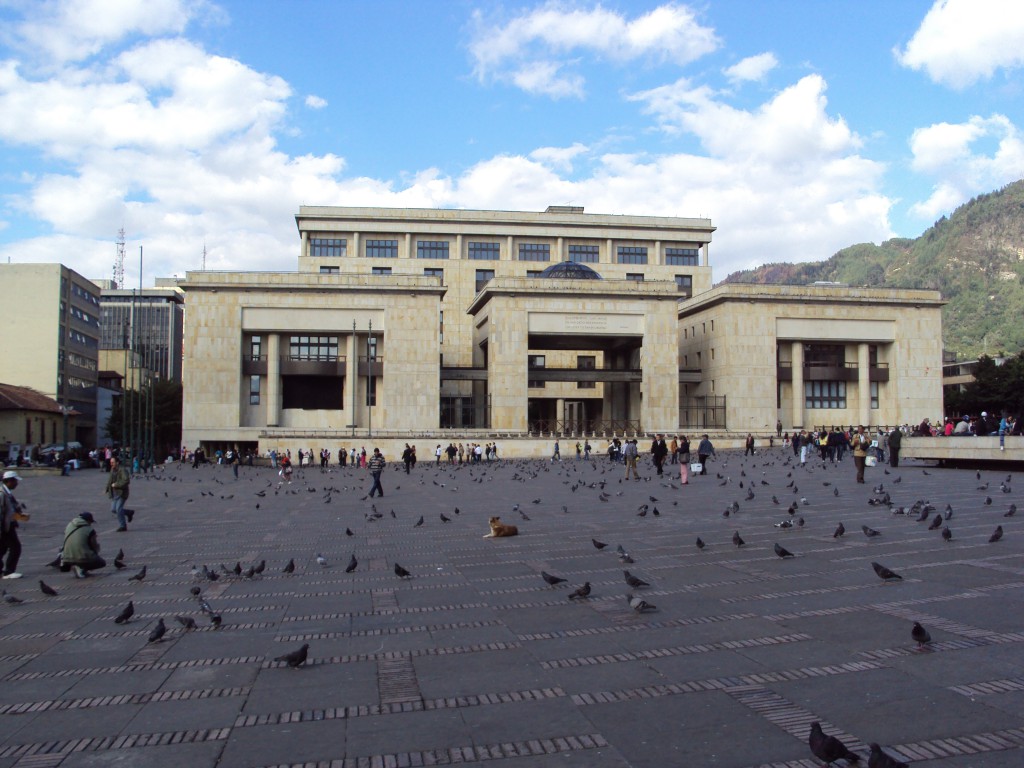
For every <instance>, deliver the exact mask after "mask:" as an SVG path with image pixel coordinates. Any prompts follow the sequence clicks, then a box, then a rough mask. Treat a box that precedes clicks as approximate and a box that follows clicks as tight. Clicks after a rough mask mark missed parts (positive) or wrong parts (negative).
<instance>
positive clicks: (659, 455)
mask: <svg viewBox="0 0 1024 768" xmlns="http://www.w3.org/2000/svg"><path fill="white" fill-rule="evenodd" d="M667 456H668V445H666V444H665V436H664V435H655V436H654V441H653V442H652V443H651V459H652V460H653V461H654V468H655V469H656V470H657V472H658V475H659V476H660V475H662V474H664V470H663V467H664V466H665V458H666V457H667Z"/></svg>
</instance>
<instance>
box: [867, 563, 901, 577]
mask: <svg viewBox="0 0 1024 768" xmlns="http://www.w3.org/2000/svg"><path fill="white" fill-rule="evenodd" d="M871 567H872V568H874V569H875V573H877V574H878V578H880V579H881V580H882V581H903V577H902V576H900V575H899V574H898V573H896V572H895V571H890V570H889V569H888V568H886V567H885V566H884V565H882V564H881V563H872V564H871Z"/></svg>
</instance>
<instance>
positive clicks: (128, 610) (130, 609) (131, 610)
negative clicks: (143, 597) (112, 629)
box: [114, 600, 135, 624]
mask: <svg viewBox="0 0 1024 768" xmlns="http://www.w3.org/2000/svg"><path fill="white" fill-rule="evenodd" d="M134 615H135V603H133V602H132V601H131V600H129V601H128V605H126V606H125V607H124V608H123V609H122V611H121V612H120V613H119V614H117V616H116V617H115V618H114V623H115V624H127V623H128V619H130V618H131V617H132V616H134Z"/></svg>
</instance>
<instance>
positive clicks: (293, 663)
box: [274, 643, 309, 669]
mask: <svg viewBox="0 0 1024 768" xmlns="http://www.w3.org/2000/svg"><path fill="white" fill-rule="evenodd" d="M308 656H309V643H304V644H303V645H302V647H301V648H299V650H297V651H292V652H291V653H286V654H284V655H283V656H278V657H276V658H275V659H274V661H283V662H285V663H286V664H287V665H288V666H289V667H292V668H293V669H297V668H298V667H301V666H302V665H303V664H305V663H306V658H307V657H308Z"/></svg>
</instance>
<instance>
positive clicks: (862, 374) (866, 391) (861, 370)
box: [857, 342, 871, 427]
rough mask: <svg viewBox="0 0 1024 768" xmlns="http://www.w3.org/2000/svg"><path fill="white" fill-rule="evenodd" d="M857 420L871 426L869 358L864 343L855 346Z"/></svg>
mask: <svg viewBox="0 0 1024 768" xmlns="http://www.w3.org/2000/svg"><path fill="white" fill-rule="evenodd" d="M857 401H858V402H857V405H858V406H859V407H858V408H857V418H858V420H859V423H860V424H863V425H864V426H865V427H866V426H868V425H870V424H871V356H870V354H869V348H868V345H867V343H866V342H862V343H860V344H858V345H857Z"/></svg>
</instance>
